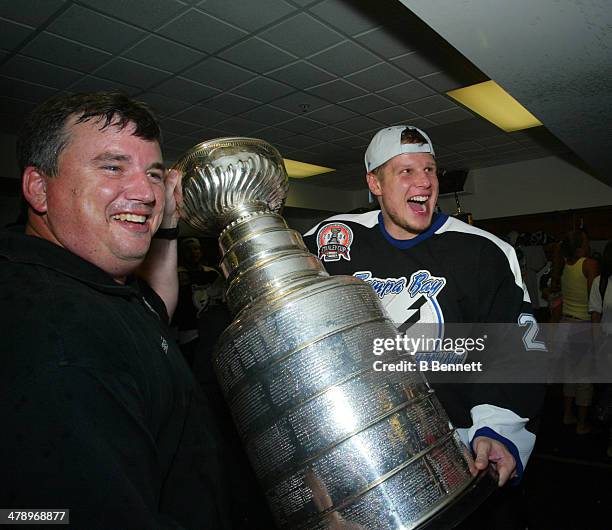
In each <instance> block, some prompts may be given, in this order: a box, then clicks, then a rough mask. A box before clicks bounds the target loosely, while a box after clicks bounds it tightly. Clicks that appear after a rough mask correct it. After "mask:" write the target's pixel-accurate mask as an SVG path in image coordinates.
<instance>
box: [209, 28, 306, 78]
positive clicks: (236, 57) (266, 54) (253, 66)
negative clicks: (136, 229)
mask: <svg viewBox="0 0 612 530" xmlns="http://www.w3.org/2000/svg"><path fill="white" fill-rule="evenodd" d="M219 56H220V57H222V58H223V59H226V60H227V61H230V62H232V63H235V64H239V65H240V66H243V67H244V68H248V69H249V70H254V71H255V72H259V73H261V74H263V73H264V72H268V71H269V70H274V69H276V68H280V67H281V66H285V65H287V64H289V63H290V62H292V61H295V57H293V56H291V55H289V54H288V53H285V52H284V51H282V50H279V49H278V48H277V47H275V46H272V45H271V44H268V43H267V42H264V41H262V40H261V39H258V38H257V37H254V38H252V39H248V40H246V41H244V42H241V43H239V44H236V45H235V46H232V47H231V48H230V49H228V50H225V51H224V52H222V53H220V54H219Z"/></svg>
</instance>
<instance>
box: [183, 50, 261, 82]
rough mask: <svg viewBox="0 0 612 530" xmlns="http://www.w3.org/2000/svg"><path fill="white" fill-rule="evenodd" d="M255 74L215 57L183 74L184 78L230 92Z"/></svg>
mask: <svg viewBox="0 0 612 530" xmlns="http://www.w3.org/2000/svg"><path fill="white" fill-rule="evenodd" d="M252 76H253V74H251V73H250V72H247V71H246V70H244V69H243V68H240V67H239V66H234V65H233V64H229V63H228V62H226V61H221V60H219V59H217V58H215V57H210V58H208V59H205V60H204V61H202V62H201V63H200V64H198V65H196V66H194V67H192V68H190V69H189V70H187V71H185V72H183V73H182V77H186V78H187V79H192V80H193V81H197V82H200V83H204V84H206V85H209V86H212V87H214V88H218V89H220V90H228V89H230V88H233V87H235V86H236V85H240V84H242V83H244V82H245V81H248V80H249V79H251V77H252Z"/></svg>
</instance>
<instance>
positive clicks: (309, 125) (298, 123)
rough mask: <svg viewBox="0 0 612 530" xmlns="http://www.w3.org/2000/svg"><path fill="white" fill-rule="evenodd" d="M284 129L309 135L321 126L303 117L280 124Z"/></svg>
mask: <svg viewBox="0 0 612 530" xmlns="http://www.w3.org/2000/svg"><path fill="white" fill-rule="evenodd" d="M280 126H281V127H282V128H283V129H287V130H288V131H292V132H294V133H307V132H309V131H313V130H315V129H318V128H319V127H321V124H320V123H319V122H317V121H314V120H311V119H309V118H304V117H302V116H300V117H298V118H293V119H292V120H289V121H286V122H283V123H281V124H280Z"/></svg>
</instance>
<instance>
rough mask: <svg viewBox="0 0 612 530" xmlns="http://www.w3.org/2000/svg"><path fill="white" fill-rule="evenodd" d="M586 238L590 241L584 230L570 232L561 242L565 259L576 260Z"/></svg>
mask: <svg viewBox="0 0 612 530" xmlns="http://www.w3.org/2000/svg"><path fill="white" fill-rule="evenodd" d="M585 238H587V239H588V237H587V234H586V232H585V231H584V230H573V231H572V232H568V233H567V234H566V235H565V237H564V238H563V240H562V241H561V253H562V255H563V257H565V258H575V257H576V251H577V250H578V249H579V248H581V247H582V245H583V243H584V240H585Z"/></svg>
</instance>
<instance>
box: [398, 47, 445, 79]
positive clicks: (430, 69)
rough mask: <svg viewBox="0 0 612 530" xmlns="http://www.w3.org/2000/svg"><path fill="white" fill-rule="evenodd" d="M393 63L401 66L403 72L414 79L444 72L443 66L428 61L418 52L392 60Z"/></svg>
mask: <svg viewBox="0 0 612 530" xmlns="http://www.w3.org/2000/svg"><path fill="white" fill-rule="evenodd" d="M392 63H393V64H394V65H396V66H399V67H400V68H401V69H402V70H404V71H406V72H408V73H409V74H411V75H413V76H414V77H421V76H424V75H428V74H433V73H435V72H440V71H441V70H444V67H443V66H442V65H441V64H439V63H437V62H434V61H432V60H430V59H427V58H426V57H424V56H423V55H421V54H420V53H418V52H412V53H408V54H406V55H402V56H401V57H397V58H396V59H393V60H392Z"/></svg>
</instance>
